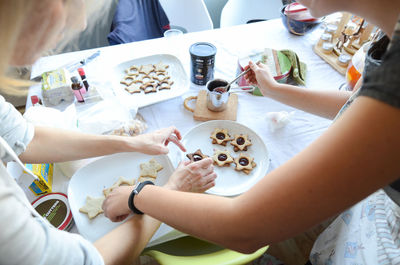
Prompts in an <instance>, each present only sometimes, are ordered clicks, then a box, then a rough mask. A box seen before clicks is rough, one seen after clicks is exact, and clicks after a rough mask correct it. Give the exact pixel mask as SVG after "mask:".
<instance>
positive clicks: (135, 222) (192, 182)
mask: <svg viewBox="0 0 400 265" xmlns="http://www.w3.org/2000/svg"><path fill="white" fill-rule="evenodd" d="M212 163H213V160H212V159H211V158H207V159H203V160H200V161H197V162H194V163H190V161H186V162H182V163H180V164H179V166H178V168H177V169H176V170H175V171H174V173H173V174H172V175H171V177H170V178H169V180H168V182H167V183H166V184H165V185H164V188H165V189H166V190H177V191H182V192H189V191H190V192H204V191H206V190H208V189H209V188H211V187H213V186H214V184H215V183H214V180H215V178H216V174H215V172H214V167H213V165H212ZM132 189H133V187H129V186H121V187H118V188H116V189H114V190H113V191H112V192H111V193H110V194H109V195H108V196H107V198H106V200H105V201H104V204H103V209H105V213H106V214H107V213H108V211H107V209H108V208H109V207H111V208H113V209H114V210H117V211H118V212H119V214H120V215H119V216H122V218H118V221H121V220H123V219H125V218H126V217H127V215H128V214H129V213H130V212H131V211H130V209H129V207H128V197H129V195H130V194H131V192H132ZM154 199H156V200H158V197H153V200H154ZM113 205H117V207H113ZM159 226H160V222H159V221H157V220H155V219H153V218H151V217H150V216H147V215H143V216H138V215H136V216H134V217H133V218H131V219H129V220H128V221H127V222H125V223H123V224H122V225H120V226H118V227H117V228H116V229H114V230H113V231H111V232H110V233H108V234H107V235H105V236H104V237H103V238H101V239H99V240H98V241H96V242H95V246H96V247H97V249H98V250H99V252H100V253H101V255H102V256H103V258H104V261H105V264H107V265H108V264H132V261H133V260H134V259H135V258H137V257H138V256H139V255H140V253H141V252H142V250H143V249H144V247H145V246H146V245H147V242H148V241H149V240H150V239H151V237H152V236H153V234H154V233H155V231H156V230H157V229H158V227H159Z"/></svg>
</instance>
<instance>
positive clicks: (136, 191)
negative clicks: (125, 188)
mask: <svg viewBox="0 0 400 265" xmlns="http://www.w3.org/2000/svg"><path fill="white" fill-rule="evenodd" d="M146 185H154V183H153V182H151V181H150V180H147V181H144V182H139V183H138V184H137V185H136V187H135V188H134V189H133V191H132V192H131V195H129V200H128V206H129V209H131V211H132V212H134V213H135V214H143V212H142V211H140V210H139V209H138V208H136V207H135V204H134V203H133V198H135V195H137V194H139V192H140V191H141V190H142V189H143V187H144V186H146Z"/></svg>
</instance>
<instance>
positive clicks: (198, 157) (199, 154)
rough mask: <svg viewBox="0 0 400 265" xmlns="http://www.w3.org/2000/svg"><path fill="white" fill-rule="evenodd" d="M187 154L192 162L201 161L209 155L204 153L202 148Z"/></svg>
mask: <svg viewBox="0 0 400 265" xmlns="http://www.w3.org/2000/svg"><path fill="white" fill-rule="evenodd" d="M186 156H187V158H189V159H190V161H192V162H196V161H200V160H203V159H204V158H207V157H208V155H205V154H203V152H201V150H200V149H197V150H196V152H194V153H190V154H186Z"/></svg>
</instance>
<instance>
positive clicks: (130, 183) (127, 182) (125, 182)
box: [103, 177, 135, 197]
mask: <svg viewBox="0 0 400 265" xmlns="http://www.w3.org/2000/svg"><path fill="white" fill-rule="evenodd" d="M122 185H126V186H133V185H135V179H131V180H128V179H126V178H124V177H119V179H118V180H117V181H116V182H115V183H114V184H113V185H112V186H111V187H109V188H106V189H104V190H103V194H104V196H106V197H107V196H108V194H110V193H111V192H112V191H113V189H115V188H116V187H119V186H122Z"/></svg>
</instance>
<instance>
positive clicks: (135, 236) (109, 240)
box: [94, 215, 161, 265]
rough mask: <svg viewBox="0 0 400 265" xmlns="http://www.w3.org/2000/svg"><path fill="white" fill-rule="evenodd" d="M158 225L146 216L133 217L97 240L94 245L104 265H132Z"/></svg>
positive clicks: (154, 220)
mask: <svg viewBox="0 0 400 265" xmlns="http://www.w3.org/2000/svg"><path fill="white" fill-rule="evenodd" d="M160 224H161V223H160V222H159V221H158V220H156V219H154V218H152V217H150V216H148V215H143V216H134V217H133V218H131V219H129V220H128V221H126V222H125V223H123V224H121V225H120V226H118V227H117V228H115V229H114V230H112V231H111V232H109V233H108V234H106V235H105V236H104V237H102V238H100V239H99V240H97V241H96V242H95V243H94V245H95V247H96V248H97V249H98V250H99V252H100V254H101V255H102V257H103V259H104V263H105V264H106V265H114V264H115V265H124V264H127V265H128V264H133V261H134V260H135V259H137V258H138V257H139V255H140V253H141V252H142V251H143V249H144V248H145V247H146V245H147V243H148V242H149V240H150V239H151V237H152V236H153V235H154V233H155V232H156V231H157V229H158V228H159V227H160Z"/></svg>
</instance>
